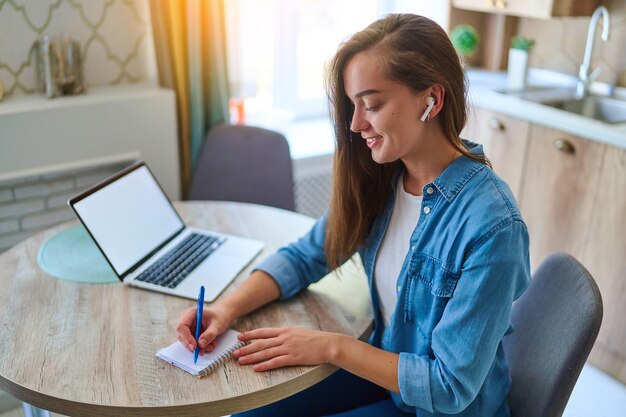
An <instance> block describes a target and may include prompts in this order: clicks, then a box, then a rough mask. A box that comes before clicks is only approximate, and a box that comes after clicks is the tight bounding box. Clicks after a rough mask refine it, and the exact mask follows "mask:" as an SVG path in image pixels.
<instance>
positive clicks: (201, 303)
mask: <svg viewBox="0 0 626 417" xmlns="http://www.w3.org/2000/svg"><path fill="white" fill-rule="evenodd" d="M203 308H204V286H201V287H200V294H199V295H198V308H197V309H196V350H194V351H193V363H197V362H198V354H199V353H200V345H199V344H198V338H199V337H200V332H201V331H202V309H203Z"/></svg>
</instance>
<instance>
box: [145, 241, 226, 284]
mask: <svg viewBox="0 0 626 417" xmlns="http://www.w3.org/2000/svg"><path fill="white" fill-rule="evenodd" d="M225 241H226V238H225V237H221V236H219V237H218V236H211V235H204V234H198V233H191V234H190V235H189V236H187V238H186V239H185V240H183V241H182V242H181V243H179V244H178V245H177V246H176V247H175V248H173V249H172V250H170V251H169V252H167V253H166V254H165V255H163V256H162V257H161V258H160V259H159V260H158V261H156V262H155V263H154V264H152V265H151V266H150V268H148V269H146V270H145V271H143V272H142V273H141V274H140V275H139V276H138V277H137V278H135V279H136V280H139V281H143V282H149V283H151V284H155V285H160V286H162V287H167V288H176V286H177V285H178V284H180V283H181V282H182V281H183V280H184V279H185V278H187V276H188V275H189V274H190V273H191V271H193V270H194V269H196V267H197V266H198V265H200V263H201V262H202V261H204V260H205V259H206V258H207V257H208V256H209V255H210V254H211V253H213V252H214V251H215V249H217V248H218V247H220V245H221V244H222V243H224V242H225Z"/></svg>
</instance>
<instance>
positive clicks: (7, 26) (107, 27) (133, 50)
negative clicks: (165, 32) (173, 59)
mask: <svg viewBox="0 0 626 417" xmlns="http://www.w3.org/2000/svg"><path fill="white" fill-rule="evenodd" d="M151 28H152V26H151V23H150V13H149V4H148V2H147V1H146V0H106V1H105V0H96V1H94V0H89V1H86V0H54V1H40V0H0V81H2V83H3V85H4V90H5V96H11V95H20V94H32V93H34V92H35V90H36V84H37V82H36V79H37V77H36V68H35V67H36V59H35V49H34V48H33V44H34V43H35V41H36V40H38V39H40V38H41V37H42V36H43V35H53V34H58V35H66V34H71V35H72V37H73V39H75V40H78V41H79V42H80V44H81V46H82V53H83V57H84V62H85V68H84V74H85V82H86V84H87V86H88V87H89V86H96V85H116V84H124V83H132V82H138V81H146V80H151V79H156V75H155V74H156V61H155V59H154V51H153V45H152V29H151Z"/></svg>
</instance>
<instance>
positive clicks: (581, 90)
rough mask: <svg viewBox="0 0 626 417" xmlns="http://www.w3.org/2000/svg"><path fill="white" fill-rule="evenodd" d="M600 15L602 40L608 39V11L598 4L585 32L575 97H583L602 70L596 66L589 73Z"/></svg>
mask: <svg viewBox="0 0 626 417" xmlns="http://www.w3.org/2000/svg"><path fill="white" fill-rule="evenodd" d="M600 16H602V17H603V18H604V19H603V22H602V40H603V41H604V42H606V41H607V40H608V39H609V29H610V28H609V24H610V23H609V11H608V9H607V8H606V7H604V6H600V7H598V8H597V9H596V10H595V11H594V12H593V15H591V21H590V22H589V31H588V32H587V44H586V45H585V56H584V58H583V63H582V64H581V65H580V70H579V71H578V84H577V85H576V98H579V99H581V98H583V97H585V96H586V95H587V94H588V93H589V86H590V85H591V83H592V82H593V81H594V80H595V79H596V78H598V76H599V75H600V73H601V72H602V68H600V67H596V68H595V69H594V70H593V71H592V72H591V74H590V73H589V64H590V63H591V52H592V51H593V41H594V39H595V34H596V27H597V26H598V20H600Z"/></svg>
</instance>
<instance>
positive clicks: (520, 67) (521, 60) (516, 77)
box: [507, 36, 535, 89]
mask: <svg viewBox="0 0 626 417" xmlns="http://www.w3.org/2000/svg"><path fill="white" fill-rule="evenodd" d="M533 46H535V41H534V39H531V38H526V37H524V36H514V37H513V39H511V49H509V62H508V68H507V85H508V87H509V88H513V89H522V88H524V86H525V85H526V76H527V74H528V56H529V54H530V51H531V50H532V49H533Z"/></svg>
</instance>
